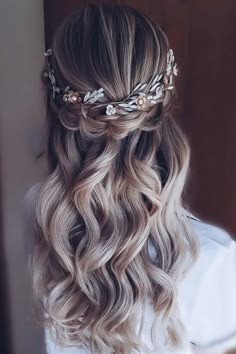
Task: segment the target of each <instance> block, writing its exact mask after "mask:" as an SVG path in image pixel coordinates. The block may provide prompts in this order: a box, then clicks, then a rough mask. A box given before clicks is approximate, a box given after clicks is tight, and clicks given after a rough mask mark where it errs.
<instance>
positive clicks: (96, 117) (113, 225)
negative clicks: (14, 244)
mask: <svg viewBox="0 0 236 354" xmlns="http://www.w3.org/2000/svg"><path fill="white" fill-rule="evenodd" d="M45 56H46V67H45V71H44V80H45V83H46V85H47V93H48V118H47V119H48V150H47V158H48V164H49V173H48V177H47V178H46V180H45V182H44V183H43V184H42V185H40V186H39V187H37V188H36V189H37V191H36V192H35V188H34V191H31V192H30V193H29V199H30V203H32V200H33V199H35V203H36V205H35V208H36V211H35V225H36V229H35V230H36V236H37V237H36V247H35V252H34V256H33V260H32V266H33V281H34V282H33V286H34V294H35V298H36V300H37V302H38V304H39V307H40V308H41V309H42V310H43V311H42V313H43V319H42V321H43V323H44V325H45V328H46V332H45V333H46V345H47V352H48V353H49V354H58V353H66V354H69V353H78V354H79V353H127V354H128V353H134V352H142V353H149V352H155V353H172V352H173V353H176V352H179V353H184V352H191V350H205V351H207V350H208V348H210V350H211V351H212V350H216V348H218V349H217V350H220V348H221V347H222V346H223V347H224V348H230V340H231V339H232V338H234V335H233V333H234V331H235V332H236V319H235V314H236V302H235V301H234V299H233V298H234V296H235V298H236V285H235V282H234V281H235V280H234V277H235V275H236V243H235V242H234V241H233V240H232V239H231V237H230V236H229V235H228V234H227V233H226V232H225V231H223V230H222V229H220V228H218V227H215V226H212V225H209V224H206V223H203V222H201V221H200V220H198V219H196V218H195V217H193V216H192V215H191V214H190V213H189V212H188V211H187V210H186V208H185V207H184V206H183V203H182V192H183V188H184V185H185V181H186V176H187V173H188V168H189V154H190V153H189V146H188V143H187V141H186V138H185V137H184V135H183V133H182V132H181V130H180V128H179V127H178V126H177V124H176V122H175V120H174V118H173V117H172V103H173V93H174V84H175V83H174V81H175V77H176V75H177V73H178V71H177V66H176V63H175V59H174V53H173V51H172V50H171V49H170V47H169V43H168V40H167V37H166V35H165V34H164V32H163V30H162V29H161V28H160V27H159V26H158V25H157V24H155V23H154V22H153V21H152V20H151V19H150V18H148V17H146V16H145V15H143V14H142V13H140V12H138V11H137V10H134V9H132V8H129V7H125V6H118V5H116V6H115V5H113V6H111V5H100V6H97V5H89V6H87V7H86V8H84V9H83V10H82V11H81V12H80V13H79V14H76V15H73V16H70V17H68V18H67V19H66V20H65V21H64V23H63V24H62V25H61V26H60V28H59V29H58V30H57V32H56V33H55V36H54V39H53V42H52V48H51V49H49V50H48V51H47V52H46V53H45ZM33 195H35V196H33ZM223 306H225V307H224V309H223ZM222 322H224V327H223V326H222ZM229 338H230V340H229ZM217 341H220V345H218V343H216V342H217ZM214 352H216V351H214Z"/></svg>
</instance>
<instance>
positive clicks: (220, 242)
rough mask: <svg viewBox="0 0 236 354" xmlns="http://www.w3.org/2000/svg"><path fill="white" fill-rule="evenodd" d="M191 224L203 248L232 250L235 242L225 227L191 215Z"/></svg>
mask: <svg viewBox="0 0 236 354" xmlns="http://www.w3.org/2000/svg"><path fill="white" fill-rule="evenodd" d="M189 219H190V224H191V227H192V229H193V231H194V232H195V235H196V236H197V239H198V241H199V243H200V246H202V248H204V249H207V246H210V247H213V248H214V247H215V248H222V250H223V249H224V248H230V247H232V244H233V243H234V242H235V241H234V239H233V238H232V236H231V235H230V234H229V232H228V231H226V230H225V229H224V228H223V227H221V226H219V225H216V224H214V223H210V222H208V221H203V220H200V219H199V218H197V217H196V216H194V215H193V214H189Z"/></svg>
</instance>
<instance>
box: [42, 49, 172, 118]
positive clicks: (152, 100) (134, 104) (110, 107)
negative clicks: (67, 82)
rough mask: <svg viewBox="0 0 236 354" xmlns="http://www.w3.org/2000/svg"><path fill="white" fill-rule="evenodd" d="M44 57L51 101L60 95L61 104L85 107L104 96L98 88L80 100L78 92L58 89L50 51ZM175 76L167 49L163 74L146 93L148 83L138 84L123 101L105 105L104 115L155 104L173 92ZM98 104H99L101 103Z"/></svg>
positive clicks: (156, 78)
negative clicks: (50, 90)
mask: <svg viewBox="0 0 236 354" xmlns="http://www.w3.org/2000/svg"><path fill="white" fill-rule="evenodd" d="M44 55H45V57H46V58H47V70H46V71H45V72H44V74H43V77H44V78H45V79H49V80H50V83H51V86H52V95H53V99H55V97H56V95H57V94H60V95H62V101H63V103H64V104H66V105H74V104H81V105H87V104H94V103H95V102H97V101H98V100H99V98H100V97H103V96H104V89H103V88H99V89H98V90H95V91H93V92H90V91H89V92H87V93H86V94H85V95H84V97H83V98H82V97H81V96H80V93H79V92H78V91H73V90H72V89H70V87H69V86H67V87H66V88H65V89H62V88H60V87H58V86H57V82H56V78H55V74H54V69H53V67H52V65H51V63H50V60H49V57H50V56H51V55H52V49H48V50H47V51H46V52H45V53H44ZM177 74H178V69H177V64H176V62H175V57H174V53H173V50H172V49H169V51H168V53H167V66H166V70H165V72H164V73H162V74H158V75H156V76H155V77H154V78H152V79H151V85H150V88H149V90H148V92H146V93H145V92H143V89H144V88H145V87H146V86H147V85H148V83H143V82H140V83H139V84H138V85H136V87H135V88H134V89H133V90H132V91H131V93H130V94H129V95H128V96H127V97H126V98H125V99H124V100H123V101H119V102H112V103H108V104H107V103H106V114H107V115H109V116H110V115H113V114H115V113H116V112H117V110H118V109H119V107H122V108H123V109H125V110H126V111H127V112H132V111H134V110H142V109H143V108H145V107H147V106H150V105H154V104H156V103H157V102H158V101H159V100H160V99H161V98H162V97H163V94H164V92H165V91H167V90H173V88H174V86H173V75H174V76H177ZM99 103H100V104H101V102H99Z"/></svg>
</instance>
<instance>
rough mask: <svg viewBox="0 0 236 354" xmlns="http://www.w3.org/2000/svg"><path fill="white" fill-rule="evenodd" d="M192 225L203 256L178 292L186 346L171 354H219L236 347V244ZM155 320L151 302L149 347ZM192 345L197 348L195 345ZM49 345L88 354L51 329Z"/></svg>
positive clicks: (214, 229)
mask: <svg viewBox="0 0 236 354" xmlns="http://www.w3.org/2000/svg"><path fill="white" fill-rule="evenodd" d="M31 194H32V193H31ZM28 199H30V200H32V198H31V197H30V198H29V197H28ZM30 209H31V210H32V208H30ZM191 225H192V228H193V230H194V231H195V234H196V236H197V237H198V240H199V244H200V254H199V257H198V259H197V261H196V262H195V263H194V264H193V266H192V267H191V269H190V270H189V271H188V273H187V275H186V276H185V278H184V279H183V280H182V282H181V284H180V286H179V289H178V291H179V293H178V304H179V310H180V313H181V318H182V321H183V323H184V324H185V327H186V338H185V342H186V344H185V347H182V348H181V349H178V350H177V349H176V350H173V351H171V352H173V353H181V354H184V353H185V354H187V353H191V352H192V350H193V349H194V351H197V350H198V349H199V350H200V352H201V353H205V352H206V353H214V354H216V353H217V354H219V353H223V352H224V351H225V350H226V349H227V350H228V349H231V348H232V347H233V346H234V347H235V348H236V242H235V241H234V240H233V239H232V238H231V237H230V235H229V234H228V233H227V232H226V231H224V230H223V229H221V228H220V227H218V226H214V225H210V224H208V223H204V222H201V221H198V220H196V219H191ZM139 317H141V311H140V313H139V314H138V313H137V328H138V326H139V320H138V318H139ZM152 318H153V311H152V308H151V306H150V305H149V303H148V301H147V304H146V307H145V313H144V327H143V331H142V339H143V340H144V341H145V342H146V344H147V346H149V347H150V324H151V322H152ZM191 342H192V343H194V344H195V345H193V346H191V345H190V343H191ZM45 343H46V350H47V353H48V354H86V353H87V352H86V351H85V350H84V349H80V348H75V347H66V348H61V347H59V346H58V345H56V344H55V342H54V341H53V339H52V338H51V337H50V335H49V333H48V331H47V330H46V331H45Z"/></svg>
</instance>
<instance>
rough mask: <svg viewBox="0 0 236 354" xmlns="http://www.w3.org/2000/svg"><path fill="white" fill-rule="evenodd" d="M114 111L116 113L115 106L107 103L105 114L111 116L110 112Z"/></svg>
mask: <svg viewBox="0 0 236 354" xmlns="http://www.w3.org/2000/svg"><path fill="white" fill-rule="evenodd" d="M115 113H116V108H115V107H113V105H112V104H109V105H107V109H106V114H107V115H108V116H111V115H112V114H115Z"/></svg>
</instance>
